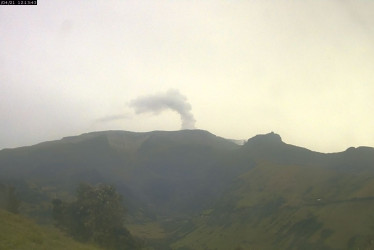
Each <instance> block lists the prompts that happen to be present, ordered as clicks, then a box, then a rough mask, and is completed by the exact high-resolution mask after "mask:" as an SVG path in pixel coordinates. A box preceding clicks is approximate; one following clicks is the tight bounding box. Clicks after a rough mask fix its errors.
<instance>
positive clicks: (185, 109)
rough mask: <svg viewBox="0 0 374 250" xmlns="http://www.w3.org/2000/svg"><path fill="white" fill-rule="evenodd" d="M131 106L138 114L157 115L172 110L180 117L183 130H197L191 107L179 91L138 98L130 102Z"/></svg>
mask: <svg viewBox="0 0 374 250" xmlns="http://www.w3.org/2000/svg"><path fill="white" fill-rule="evenodd" d="M130 106H131V107H132V108H134V109H135V112H136V113H137V114H141V113H153V114H156V115H157V114H159V113H161V112H162V111H164V110H167V109H171V110H173V111H175V112H177V113H178V114H179V115H180V117H181V121H182V126H181V129H194V128H195V122H196V120H195V118H194V116H193V114H192V113H191V105H190V104H189V103H188V102H187V98H186V97H185V96H184V95H182V94H181V93H180V92H179V91H178V90H175V89H170V90H168V91H167V92H166V93H159V94H155V95H149V96H142V97H138V98H137V99H135V100H133V101H131V102H130Z"/></svg>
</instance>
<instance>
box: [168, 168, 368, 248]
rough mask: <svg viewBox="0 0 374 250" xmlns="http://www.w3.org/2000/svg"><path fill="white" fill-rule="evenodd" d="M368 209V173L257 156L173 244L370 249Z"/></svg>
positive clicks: (183, 246) (204, 246)
mask: <svg viewBox="0 0 374 250" xmlns="http://www.w3.org/2000/svg"><path fill="white" fill-rule="evenodd" d="M370 176H371V177H370ZM373 211H374V178H373V177H372V175H367V173H365V172H362V173H360V174H354V175H353V174H349V173H344V172H338V171H336V170H331V169H330V170H328V169H326V168H322V167H302V166H292V165H274V164H271V163H266V162H263V163H262V164H258V165H257V166H256V167H255V168H253V169H251V170H249V171H248V172H247V173H245V174H243V175H241V176H240V178H239V179H238V180H237V183H236V184H235V185H234V186H233V187H232V189H231V190H230V191H228V193H227V195H225V196H223V198H222V200H221V201H220V203H218V204H217V205H216V206H214V207H213V209H212V210H209V211H207V212H206V213H203V214H202V215H201V216H200V217H197V218H195V219H194V220H193V222H194V224H195V226H196V229H195V230H193V231H191V232H190V233H188V234H186V235H185V237H183V238H182V239H180V240H179V241H177V242H176V243H174V244H173V248H174V249H235V247H238V246H241V247H243V248H244V249H357V248H359V249H374V230H373V227H374V212H373Z"/></svg>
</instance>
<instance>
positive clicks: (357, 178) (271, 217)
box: [0, 130, 374, 250]
mask: <svg viewBox="0 0 374 250" xmlns="http://www.w3.org/2000/svg"><path fill="white" fill-rule="evenodd" d="M2 182H3V183H6V184H7V185H14V186H15V187H16V188H17V190H18V192H19V193H20V198H21V200H22V201H23V208H22V209H21V212H22V213H24V214H28V215H29V216H36V217H37V218H40V219H43V216H46V215H48V213H50V205H48V204H49V203H48V202H50V201H51V199H52V198H56V197H57V198H61V199H71V198H72V194H73V192H74V191H73V190H74V189H75V187H76V186H77V185H78V184H79V183H80V182H88V183H91V184H97V183H109V184H113V185H115V186H116V187H117V189H118V191H119V192H120V193H121V194H122V195H123V196H124V198H125V199H124V201H125V204H126V205H127V208H128V211H129V223H130V224H132V227H131V226H130V227H129V228H130V229H131V228H133V230H134V233H135V234H136V232H139V235H141V237H146V236H147V235H149V239H148V240H150V241H153V240H155V239H156V238H157V240H158V241H163V243H160V242H159V243H157V244H161V245H162V247H159V248H157V247H156V245H157V244H156V243H155V245H154V249H180V250H181V249H222V250H224V249H234V247H242V248H244V249H248V248H255V249H308V248H309V249H342V248H354V247H356V248H357V247H360V248H362V247H368V246H370V244H371V243H370V242H371V241H370V240H371V239H373V242H374V229H372V228H373V227H372V226H371V225H374V217H373V219H372V217H371V215H370V211H371V210H373V211H374V199H373V197H374V148H371V147H358V148H353V147H351V148H348V149H347V150H345V151H342V152H338V153H319V152H314V151H311V150H309V149H307V148H303V147H298V146H294V145H291V144H287V143H285V142H283V140H282V138H281V137H280V135H278V134H276V133H274V132H271V133H268V134H262V135H256V136H254V137H252V138H250V139H248V140H247V141H246V143H245V144H244V145H242V146H241V145H237V144H236V143H234V142H232V141H231V140H229V139H225V138H222V137H219V136H216V135H214V134H212V133H210V132H208V131H203V130H183V131H172V132H168V131H151V132H144V133H138V132H130V131H98V132H91V133H86V134H82V135H79V136H69V137H64V138H63V139H61V140H56V141H50V142H45V143H40V144H37V145H34V146H28V147H21V148H16V149H6V150H1V151H0V183H2ZM39 204H43V205H39ZM352 211H354V214H355V216H351V213H352ZM38 216H39V217H38ZM44 219H45V218H44ZM45 220H47V219H45ZM356 221H357V222H356ZM363 221H368V222H367V223H363ZM371 223H372V224H371ZM352 225H354V227H352ZM154 232H158V233H157V237H156V236H155V235H154V234H153V233H154ZM160 232H162V233H160ZM300 232H301V233H300ZM160 235H162V237H164V238H162V237H161V236H160ZM160 237H161V239H160ZM161 245H160V246H161Z"/></svg>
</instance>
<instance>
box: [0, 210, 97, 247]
mask: <svg viewBox="0 0 374 250" xmlns="http://www.w3.org/2000/svg"><path fill="white" fill-rule="evenodd" d="M0 221H1V223H0V249H3V250H13V249H18V250H22V249H24V250H29V249H40V250H43V249H45V250H50V249H56V250H58V249H61V250H65V249H77V250H80V249H81V250H89V249H92V250H94V249H97V250H98V249H101V248H99V247H96V246H93V245H88V244H81V243H78V242H76V241H74V240H72V239H71V238H68V237H66V236H64V235H63V234H62V233H61V232H59V231H58V230H56V229H53V228H43V227H40V226H38V225H36V224H35V223H34V222H32V221H30V220H28V219H26V218H23V217H21V216H19V215H14V214H11V213H8V212H6V211H4V210H1V209H0Z"/></svg>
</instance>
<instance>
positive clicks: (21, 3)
mask: <svg viewBox="0 0 374 250" xmlns="http://www.w3.org/2000/svg"><path fill="white" fill-rule="evenodd" d="M0 5H38V1H37V0H33V1H31V0H30V1H27V0H26V1H25V0H22V1H21V0H19V1H18V0H14V1H5V0H4V1H3V0H0Z"/></svg>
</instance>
